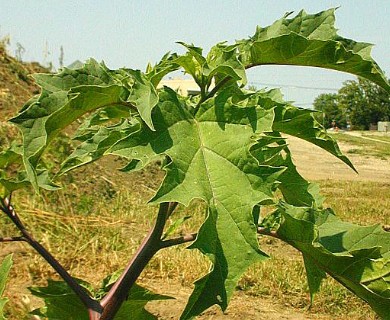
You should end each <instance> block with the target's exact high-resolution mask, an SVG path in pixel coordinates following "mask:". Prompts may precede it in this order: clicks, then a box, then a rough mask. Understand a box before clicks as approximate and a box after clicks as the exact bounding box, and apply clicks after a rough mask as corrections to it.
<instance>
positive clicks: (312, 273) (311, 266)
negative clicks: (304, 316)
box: [302, 254, 326, 304]
mask: <svg viewBox="0 0 390 320" xmlns="http://www.w3.org/2000/svg"><path fill="white" fill-rule="evenodd" d="M302 256H303V261H304V263H305V269H306V276H307V283H308V285H309V291H310V304H313V300H314V295H315V294H316V293H317V292H319V291H320V286H321V282H322V280H323V279H325V278H326V273H325V272H324V271H323V270H321V269H319V268H318V267H317V265H316V264H315V263H314V262H313V260H312V259H311V258H310V256H307V255H306V254H302Z"/></svg>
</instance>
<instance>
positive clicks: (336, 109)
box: [313, 93, 347, 128]
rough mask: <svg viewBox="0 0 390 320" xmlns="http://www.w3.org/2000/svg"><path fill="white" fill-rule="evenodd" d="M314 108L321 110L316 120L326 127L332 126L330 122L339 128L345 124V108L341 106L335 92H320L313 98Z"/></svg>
mask: <svg viewBox="0 0 390 320" xmlns="http://www.w3.org/2000/svg"><path fill="white" fill-rule="evenodd" d="M313 107H314V110H317V111H320V112H322V115H319V116H318V118H317V119H318V120H319V121H320V122H321V123H322V124H323V125H324V126H325V127H326V128H330V127H332V126H333V125H332V122H333V121H334V122H335V125H336V126H338V127H339V128H344V127H346V126H347V115H346V112H345V109H344V108H342V107H341V106H340V104H339V101H338V95H337V94H336V93H322V94H320V95H319V96H318V97H317V98H315V100H314V103H313Z"/></svg>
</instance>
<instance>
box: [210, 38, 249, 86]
mask: <svg viewBox="0 0 390 320" xmlns="http://www.w3.org/2000/svg"><path fill="white" fill-rule="evenodd" d="M206 59H207V67H205V72H204V73H205V75H206V76H208V77H209V81H211V78H212V77H213V76H216V78H217V79H216V80H217V81H216V84H218V81H220V80H222V79H223V78H224V76H228V77H230V78H231V79H233V80H235V81H239V82H240V84H241V85H245V84H246V82H247V79H246V73H245V67H244V65H243V64H242V63H241V61H239V59H238V57H237V45H225V44H223V43H219V44H217V45H216V46H214V47H212V48H211V49H210V52H209V53H208V55H207V57H206Z"/></svg>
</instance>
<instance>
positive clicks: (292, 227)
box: [277, 204, 390, 319]
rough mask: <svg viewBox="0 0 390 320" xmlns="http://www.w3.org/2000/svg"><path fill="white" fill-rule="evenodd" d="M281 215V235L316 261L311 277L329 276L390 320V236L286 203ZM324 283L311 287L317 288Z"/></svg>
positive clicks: (307, 257) (321, 212) (306, 256)
mask: <svg viewBox="0 0 390 320" xmlns="http://www.w3.org/2000/svg"><path fill="white" fill-rule="evenodd" d="M279 211H280V212H281V214H282V216H283V219H282V222H281V224H280V227H279V229H278V230H277V233H278V235H279V236H280V237H281V239H282V240H284V241H286V242H288V243H289V244H291V245H292V246H294V247H295V248H297V249H298V250H300V251H301V252H302V253H303V254H304V256H305V259H306V260H307V259H310V260H311V262H312V263H311V265H310V271H311V272H315V274H317V275H318V274H321V271H318V270H316V268H317V269H320V270H322V271H325V272H326V273H327V274H329V275H330V276H332V277H333V278H335V279H336V280H337V281H338V282H340V283H341V284H342V285H344V286H345V287H347V288H348V289H349V290H351V291H352V292H353V293H355V294H356V295H357V296H359V297H360V298H361V299H363V300H365V301H366V302H367V303H368V304H369V305H370V306H371V308H372V309H373V310H374V311H375V312H376V313H377V314H378V315H379V316H381V317H382V318H383V319H389V312H388V311H389V310H390V233H387V232H384V231H383V230H382V228H381V227H380V226H378V225H376V226H368V227H362V226H358V225H354V224H352V223H347V222H343V221H341V220H340V219H338V218H337V217H336V216H334V214H333V212H331V211H330V210H328V209H327V210H315V209H312V208H305V207H293V206H290V205H287V204H285V205H283V206H281V207H280V208H279ZM314 270H316V271H314ZM310 280H313V277H312V275H309V281H310ZM319 280H320V277H319V278H318V279H316V280H315V281H313V282H312V284H313V285H314V289H316V287H317V286H318V285H319V282H320V281H319Z"/></svg>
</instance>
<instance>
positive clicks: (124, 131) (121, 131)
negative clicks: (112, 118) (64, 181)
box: [59, 120, 140, 174]
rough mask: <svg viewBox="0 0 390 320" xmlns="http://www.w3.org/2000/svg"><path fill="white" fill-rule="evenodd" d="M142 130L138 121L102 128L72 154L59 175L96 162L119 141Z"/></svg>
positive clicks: (62, 165)
mask: <svg viewBox="0 0 390 320" xmlns="http://www.w3.org/2000/svg"><path fill="white" fill-rule="evenodd" d="M139 129H140V125H139V122H137V121H132V122H130V121H127V120H125V121H123V122H122V123H120V124H117V125H114V126H111V127H100V128H99V129H98V130H97V132H96V133H95V134H92V136H91V137H90V138H89V139H87V140H86V141H84V142H83V143H81V144H80V145H79V146H78V147H77V148H76V149H75V150H74V151H73V152H72V154H71V155H70V156H69V157H68V158H67V159H65V161H64V162H63V163H62V164H61V170H60V172H59V174H64V173H65V172H68V171H70V170H73V169H75V168H78V167H80V166H82V165H85V164H87V163H90V162H92V161H95V160H97V159H99V158H101V157H102V156H103V155H104V152H105V151H106V150H107V149H108V148H110V147H111V146H112V145H114V144H115V143H116V142H117V141H118V140H120V139H122V138H124V137H126V136H128V135H129V134H130V133H132V132H135V131H137V130H139Z"/></svg>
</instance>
